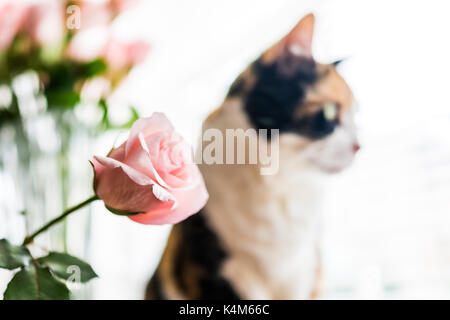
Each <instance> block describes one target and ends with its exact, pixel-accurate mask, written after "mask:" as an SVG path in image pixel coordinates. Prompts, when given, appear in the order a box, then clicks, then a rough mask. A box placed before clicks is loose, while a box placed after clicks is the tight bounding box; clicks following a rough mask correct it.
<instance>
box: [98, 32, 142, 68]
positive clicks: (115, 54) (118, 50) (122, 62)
mask: <svg viewBox="0 0 450 320" xmlns="http://www.w3.org/2000/svg"><path fill="white" fill-rule="evenodd" d="M149 50H150V46H149V44H148V43H146V42H144V41H135V42H122V41H119V40H117V39H110V40H109V41H108V43H107V44H106V47H105V52H104V58H105V60H106V61H107V63H109V64H110V65H111V67H112V68H114V69H121V68H128V67H132V66H133V65H136V64H139V63H141V62H143V61H144V60H145V58H146V57H147V54H148V52H149Z"/></svg>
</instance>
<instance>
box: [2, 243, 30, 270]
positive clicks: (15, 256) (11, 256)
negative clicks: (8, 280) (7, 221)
mask: <svg viewBox="0 0 450 320" xmlns="http://www.w3.org/2000/svg"><path fill="white" fill-rule="evenodd" d="M30 260H31V256H30V253H29V251H28V249H27V248H26V247H24V246H14V245H12V244H11V243H9V241H8V240H6V239H1V240H0V268H4V269H9V270H13V269H16V268H19V267H23V266H25V265H26V264H28V263H29V262H30Z"/></svg>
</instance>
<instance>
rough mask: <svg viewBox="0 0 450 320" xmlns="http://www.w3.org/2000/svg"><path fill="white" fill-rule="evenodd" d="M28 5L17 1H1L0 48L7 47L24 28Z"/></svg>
mask: <svg viewBox="0 0 450 320" xmlns="http://www.w3.org/2000/svg"><path fill="white" fill-rule="evenodd" d="M27 12H28V7H27V6H26V5H24V4H21V3H16V1H12V2H11V1H7V2H6V3H0V50H3V49H6V48H7V47H8V46H9V45H10V44H11V42H12V41H13V40H14V37H15V36H16V35H17V33H18V32H19V31H20V29H21V28H22V25H23V23H24V20H25V17H26V14H27Z"/></svg>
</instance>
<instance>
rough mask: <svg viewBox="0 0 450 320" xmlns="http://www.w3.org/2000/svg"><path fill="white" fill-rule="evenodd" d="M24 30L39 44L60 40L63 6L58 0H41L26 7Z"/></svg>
mask: <svg viewBox="0 0 450 320" xmlns="http://www.w3.org/2000/svg"><path fill="white" fill-rule="evenodd" d="M25 29H26V30H25V31H26V32H27V33H28V34H30V35H31V38H32V39H33V41H35V42H36V43H38V44H40V45H51V44H55V43H57V42H58V41H60V40H61V39H62V37H63V35H64V32H65V25H64V7H63V3H62V2H60V1H42V2H39V3H37V4H33V5H31V6H30V7H29V9H28V14H27V19H26V22H25Z"/></svg>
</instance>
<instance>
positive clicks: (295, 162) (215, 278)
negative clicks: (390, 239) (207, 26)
mask: <svg viewBox="0 0 450 320" xmlns="http://www.w3.org/2000/svg"><path fill="white" fill-rule="evenodd" d="M313 29H314V16H313V15H312V14H310V15H307V16H306V17H304V18H303V19H302V20H301V21H300V22H299V23H298V24H297V25H296V26H295V27H294V29H293V30H292V31H291V32H290V33H289V34H288V35H287V36H285V37H284V38H283V39H282V40H281V41H279V42H278V43H276V44H275V45H274V46H272V47H271V48H269V49H268V50H267V51H266V52H265V53H263V54H262V55H261V56H260V58H259V59H257V60H256V61H255V62H254V63H252V64H251V65H250V67H249V68H248V69H247V70H245V71H244V72H243V73H242V74H241V75H240V76H239V77H238V78H237V80H236V81H235V82H234V83H233V85H232V86H231V88H230V90H229V93H228V95H227V97H226V99H225V101H224V103H223V105H222V106H221V107H220V108H219V109H218V110H217V111H215V112H214V113H213V114H212V115H211V116H209V117H208V118H207V119H206V121H205V123H204V130H206V129H208V128H216V129H219V130H221V131H225V129H227V128H232V129H237V128H242V129H244V130H245V129H248V128H255V129H279V133H280V134H279V170H278V172H277V173H276V174H274V175H267V176H263V175H261V174H260V172H259V171H258V164H257V165H225V164H213V165H206V164H204V165H201V166H200V169H201V171H202V173H203V175H204V178H205V182H206V186H207V188H208V192H209V194H210V199H209V202H208V203H207V205H206V207H205V208H204V209H203V210H202V211H201V212H199V213H198V214H196V215H193V216H192V217H190V218H188V219H187V220H186V221H184V222H182V223H179V224H177V225H175V226H174V227H173V230H172V232H171V235H170V237H169V240H168V244H167V247H166V249H165V252H164V254H163V257H162V260H161V262H160V265H159V267H158V268H157V270H156V272H155V274H154V276H153V278H152V280H151V281H150V283H149V285H148V288H147V295H146V297H147V298H149V299H222V298H223V299H308V298H314V297H317V294H318V288H319V280H320V251H319V250H320V244H319V242H320V204H321V196H322V194H323V190H322V189H323V184H324V180H325V179H324V178H325V177H326V176H327V174H329V173H334V172H339V171H341V170H343V169H344V168H346V167H347V166H349V165H350V163H351V162H352V160H353V158H354V155H355V153H356V151H358V149H359V145H358V142H357V139H356V134H355V127H354V120H353V113H354V102H353V95H352V92H351V90H350V89H349V87H348V86H347V84H346V83H345V81H344V80H343V79H342V78H341V76H340V75H339V74H338V73H337V71H336V68H335V65H336V64H320V63H317V62H316V61H315V60H314V59H313V57H312V53H311V43H312V36H313ZM266 143H271V142H270V139H269V140H267V141H266Z"/></svg>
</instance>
